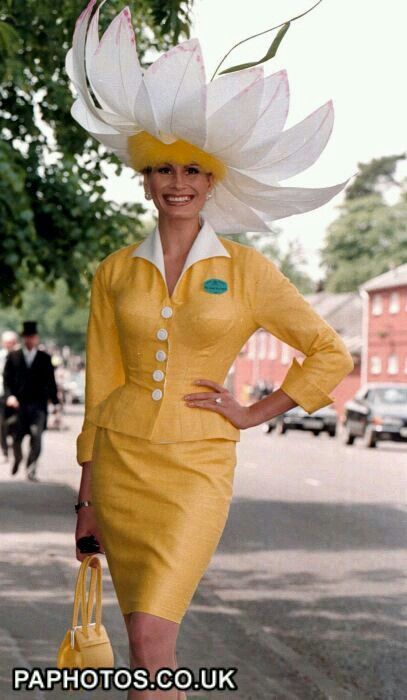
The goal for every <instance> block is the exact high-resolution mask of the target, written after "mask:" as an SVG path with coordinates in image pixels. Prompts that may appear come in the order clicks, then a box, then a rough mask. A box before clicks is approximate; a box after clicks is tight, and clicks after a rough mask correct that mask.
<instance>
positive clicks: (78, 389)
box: [64, 372, 85, 404]
mask: <svg viewBox="0 0 407 700" xmlns="http://www.w3.org/2000/svg"><path fill="white" fill-rule="evenodd" d="M64 391H65V395H66V399H67V401H68V402H70V403H73V404H77V403H80V404H83V403H85V373H84V372H75V373H74V374H72V375H71V377H70V378H69V379H68V380H67V381H66V383H65V385H64Z"/></svg>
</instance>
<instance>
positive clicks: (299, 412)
mask: <svg viewBox="0 0 407 700" xmlns="http://www.w3.org/2000/svg"><path fill="white" fill-rule="evenodd" d="M337 422H338V413H337V411H336V410H335V409H334V408H331V407H330V406H324V407H323V408H319V409H318V410H317V411H314V412H313V413H307V412H306V411H304V409H303V408H301V406H294V408H290V410H289V411H286V412H285V413H283V414H282V415H280V416H276V418H273V419H272V420H271V421H267V422H266V423H264V428H263V429H264V432H266V433H270V432H271V431H272V430H274V429H275V430H276V432H277V433H278V434H279V435H284V433H286V432H287V430H310V431H311V432H312V433H313V434H314V435H319V434H320V433H322V432H326V433H328V435H330V436H331V437H335V435H336V427H337Z"/></svg>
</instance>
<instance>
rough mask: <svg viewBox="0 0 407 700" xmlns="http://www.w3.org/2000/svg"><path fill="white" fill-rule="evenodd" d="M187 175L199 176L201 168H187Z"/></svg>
mask: <svg viewBox="0 0 407 700" xmlns="http://www.w3.org/2000/svg"><path fill="white" fill-rule="evenodd" d="M187 173H188V175H198V173H199V168H194V167H191V168H187Z"/></svg>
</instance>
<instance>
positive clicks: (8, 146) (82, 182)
mask: <svg viewBox="0 0 407 700" xmlns="http://www.w3.org/2000/svg"><path fill="white" fill-rule="evenodd" d="M191 4H192V0H160V2H158V1H157V0H137V2H134V3H133V2H132V3H131V6H132V7H131V9H132V12H133V23H134V26H135V29H136V37H137V42H138V50H139V53H140V55H141V57H143V56H144V55H145V53H146V51H147V48H148V49H150V50H151V49H152V50H153V51H154V50H157V51H161V50H165V49H168V48H169V46H170V45H171V44H173V43H176V42H177V41H178V40H179V38H180V36H182V35H183V36H185V37H187V36H188V34H189V22H190V8H191ZM84 6H85V2H84V1H83V0H59V1H58V2H54V3H52V2H49V0H3V2H2V5H1V9H0V81H1V82H0V133H1V137H2V138H1V141H0V226H1V231H2V235H1V237H0V279H1V285H0V301H2V302H3V304H6V305H8V304H11V303H19V304H21V303H22V292H23V290H24V288H25V286H26V284H27V281H28V280H30V279H38V280H42V281H43V282H44V283H45V284H46V285H48V286H49V287H50V288H52V287H54V286H55V284H56V283H57V281H58V280H64V281H65V282H66V285H67V289H68V290H69V292H70V294H72V295H73V296H74V297H75V298H76V299H81V298H82V299H83V298H85V296H86V292H87V289H88V286H89V277H90V275H91V273H92V263H93V261H95V260H97V259H101V258H103V257H105V255H107V254H108V253H110V252H111V251H112V250H115V249H117V248H118V247H120V246H122V245H126V244H127V243H129V242H132V241H134V240H137V238H138V237H139V235H140V225H139V217H140V214H141V213H142V212H143V208H142V206H141V205H140V204H138V203H132V204H121V205H118V204H116V203H114V202H109V201H107V199H106V196H105V188H104V185H103V180H104V172H103V164H104V163H107V162H110V163H114V164H115V165H116V168H117V170H118V172H120V170H121V167H122V166H121V164H120V162H119V161H118V160H117V159H116V158H115V157H114V156H112V155H110V154H107V153H106V152H105V150H104V149H103V147H102V146H100V145H99V144H98V143H97V142H96V141H94V140H93V139H92V138H90V137H89V138H88V137H87V134H86V132H85V131H84V130H83V129H81V128H80V127H79V126H78V125H77V124H76V122H75V121H74V120H73V118H72V117H71V116H70V107H71V104H72V95H71V91H70V86H69V79H68V76H67V75H66V72H65V68H64V62H65V55H66V52H67V50H68V48H69V47H70V45H71V40H72V34H73V29H74V25H75V21H76V19H77V17H78V15H79V14H80V12H81V11H82V10H83V9H84ZM120 9H122V3H121V2H120V1H119V0H110V2H108V3H106V4H105V5H104V6H103V12H102V13H101V14H102V18H101V20H102V22H103V23H104V25H105V26H106V25H107V23H108V22H109V21H110V20H111V19H112V18H113V16H114V15H115V14H116V13H117V12H118V11H119V10H120ZM105 26H104V27H103V28H102V31H103V30H104V28H105ZM80 154H85V155H83V156H80Z"/></svg>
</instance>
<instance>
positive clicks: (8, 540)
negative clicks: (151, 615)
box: [0, 414, 407, 700]
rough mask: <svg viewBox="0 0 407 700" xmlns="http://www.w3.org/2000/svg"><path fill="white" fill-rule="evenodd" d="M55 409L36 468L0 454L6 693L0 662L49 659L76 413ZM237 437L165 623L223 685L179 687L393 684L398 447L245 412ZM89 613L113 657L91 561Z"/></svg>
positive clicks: (61, 599) (68, 530)
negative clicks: (0, 461) (222, 495)
mask: <svg viewBox="0 0 407 700" xmlns="http://www.w3.org/2000/svg"><path fill="white" fill-rule="evenodd" d="M66 422H67V425H68V426H69V428H70V430H67V431H66V432H59V433H57V432H51V431H49V432H48V434H47V440H46V450H45V452H44V458H43V460H42V464H41V467H40V469H41V471H40V476H42V479H43V480H42V483H40V484H31V483H28V482H25V481H24V479H23V475H18V476H17V478H15V479H13V480H12V479H11V478H10V477H9V475H8V472H9V467H8V466H7V465H0V480H1V481H2V485H1V496H0V499H1V505H2V508H1V510H0V533H1V534H0V567H1V577H2V587H1V591H0V596H1V602H2V604H1V617H0V651H1V657H0V698H1V699H2V700H3V698H4V699H5V700H7V699H8V698H11V697H14V696H15V695H17V693H13V691H12V690H11V689H10V685H9V677H10V668H11V667H12V666H13V665H20V666H21V665H25V666H33V665H38V666H40V667H44V666H46V665H53V663H54V661H53V659H54V654H55V650H56V648H57V646H58V643H59V641H60V638H61V636H62V635H63V633H64V631H65V628H66V627H67V625H68V621H69V617H70V612H71V601H72V592H73V583H74V579H75V573H76V570H77V562H76V561H75V559H74V556H73V542H72V532H73V528H74V523H75V518H74V515H73V514H72V503H73V502H74V500H75V496H76V493H75V491H76V489H77V486H78V481H79V476H80V467H77V466H76V464H75V461H74V436H75V434H76V432H77V431H78V429H79V425H80V416H79V415H78V414H76V415H70V416H68V417H67V420H66ZM334 448H335V449H334ZM238 451H239V462H238V467H237V470H236V480H235V497H234V501H233V504H232V508H231V513H230V517H229V521H228V524H227V526H226V529H225V532H224V535H223V538H222V541H221V544H220V546H219V549H218V552H217V553H216V555H215V556H214V558H213V561H212V563H211V566H210V568H209V569H208V571H207V573H206V574H205V576H204V578H203V579H202V581H201V584H200V586H199V588H198V590H197V592H196V594H195V596H194V599H193V602H192V605H191V607H190V610H189V611H188V613H187V615H186V617H185V619H184V623H183V625H182V627H181V632H180V637H179V652H178V660H179V664H180V665H181V666H189V667H191V668H193V669H197V668H198V667H199V666H205V665H209V666H211V665H212V666H214V665H224V666H227V667H229V666H237V667H238V669H239V672H238V674H237V677H236V680H237V682H238V684H239V690H238V691H237V693H216V692H213V693H206V694H205V695H202V693H201V694H195V695H194V694H193V693H192V694H189V696H190V697H191V698H194V699H195V700H197V699H198V698H200V699H203V698H204V697H210V698H217V697H219V698H220V697H221V698H224V699H226V700H228V698H238V700H240V699H241V700H243V698H244V700H263V699H264V700H266V698H267V699H270V698H272V699H276V700H285V699H286V698H287V699H289V698H290V699H292V700H323V699H324V698H326V699H328V698H332V700H341V699H342V698H344V699H345V698H352V699H354V700H357V699H358V698H360V699H362V698H373V699H376V698H377V700H393V699H394V700H405V698H406V697H407V682H406V671H405V669H404V665H403V660H404V658H405V653H406V634H405V618H404V622H403V611H405V609H406V600H405V593H406V586H405V580H406V579H405V571H404V569H405V556H404V552H403V547H404V542H405V535H406V532H407V525H406V505H405V501H406V499H405V495H406V490H407V489H406V485H407V481H406V471H405V470H406V468H407V464H406V462H407V460H406V457H407V450H406V449H405V448H404V447H401V448H400V447H397V448H395V447H392V446H386V447H380V448H379V449H378V450H376V451H367V450H365V449H363V448H360V447H359V446H356V447H354V448H352V447H344V446H342V445H340V444H339V442H337V441H336V440H330V439H329V438H328V437H325V436H324V437H321V438H314V437H313V436H312V435H301V434H291V435H288V436H279V437H277V436H276V437H274V436H266V435H264V434H263V433H262V431H261V428H254V429H252V430H249V431H245V432H242V441H241V443H240V444H239V446H238ZM403 606H404V608H403ZM104 619H105V623H106V625H107V627H108V630H109V633H110V636H111V639H112V641H113V644H114V648H115V652H116V660H117V662H118V664H120V665H123V666H125V665H127V644H126V641H125V632H124V626H123V622H122V619H121V616H120V614H119V612H118V607H117V603H116V599H115V595H114V591H113V589H112V585H111V581H110V576H109V574H108V571H107V569H106V567H105V575H104ZM90 694H91V695H92V693H90ZM30 695H31V696H32V697H34V698H35V699H36V700H39V699H42V698H46V697H49V696H50V695H51V696H52V697H55V698H58V697H59V696H60V697H61V698H62V697H64V698H65V697H66V694H62V693H58V691H54V692H53V693H48V694H43V693H41V692H37V693H30ZM93 696H95V694H94V693H93ZM76 697H77V698H78V700H82V698H81V694H80V693H76ZM83 697H86V698H88V697H89V693H86V694H85V695H84V696H83ZM109 697H112V698H119V697H124V694H123V693H116V694H115V693H113V692H112V693H109Z"/></svg>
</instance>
